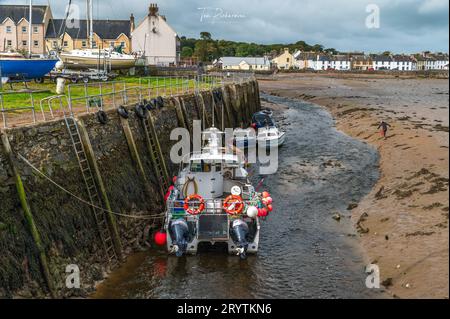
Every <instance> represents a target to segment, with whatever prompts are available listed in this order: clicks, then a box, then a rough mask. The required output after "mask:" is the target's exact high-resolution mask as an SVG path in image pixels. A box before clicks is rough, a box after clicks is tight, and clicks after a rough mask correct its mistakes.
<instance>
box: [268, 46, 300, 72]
mask: <svg viewBox="0 0 450 319" xmlns="http://www.w3.org/2000/svg"><path fill="white" fill-rule="evenodd" d="M272 63H273V64H275V65H276V66H277V68H278V69H283V70H289V69H292V68H294V67H295V58H294V56H293V55H292V54H291V53H290V52H289V49H288V48H286V49H284V52H283V53H282V54H281V55H279V56H277V57H276V58H275V59H273V60H272Z"/></svg>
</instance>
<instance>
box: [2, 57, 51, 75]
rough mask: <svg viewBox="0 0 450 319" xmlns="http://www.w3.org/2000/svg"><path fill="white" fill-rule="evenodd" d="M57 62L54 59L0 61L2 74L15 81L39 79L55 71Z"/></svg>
mask: <svg viewBox="0 0 450 319" xmlns="http://www.w3.org/2000/svg"><path fill="white" fill-rule="evenodd" d="M56 62H58V60H54V59H36V60H33V59H3V60H1V59H0V74H1V76H2V77H6V78H13V79H14V78H18V79H38V78H42V77H44V76H45V75H46V74H48V73H49V72H50V71H51V70H53V68H54V67H55V65H56Z"/></svg>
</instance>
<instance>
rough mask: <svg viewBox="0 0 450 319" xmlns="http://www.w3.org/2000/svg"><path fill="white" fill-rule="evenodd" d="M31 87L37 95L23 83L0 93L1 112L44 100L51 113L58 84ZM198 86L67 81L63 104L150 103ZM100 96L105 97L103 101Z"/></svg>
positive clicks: (170, 81)
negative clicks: (142, 100) (153, 99)
mask: <svg viewBox="0 0 450 319" xmlns="http://www.w3.org/2000/svg"><path fill="white" fill-rule="evenodd" d="M213 82H215V80H214V79H213V78H210V77H205V78H204V79H202V81H201V83H200V88H201V89H210V88H211V87H212V86H215V85H218V83H213ZM27 86H28V88H29V89H31V90H33V91H35V92H34V93H32V94H30V93H27V92H24V91H25V90H26V87H25V85H24V84H22V83H15V84H14V85H13V89H14V92H10V87H9V85H8V84H7V85H4V86H3V91H1V90H0V109H1V108H4V109H10V110H11V109H21V108H27V109H29V108H30V107H31V106H33V105H34V109H35V110H37V111H40V110H41V108H40V107H41V106H40V105H41V101H42V107H43V109H44V111H48V110H49V105H48V98H50V97H52V96H55V95H56V84H55V83H52V82H50V81H49V80H47V81H46V83H43V84H37V83H34V82H30V83H28V84H27ZM195 87H196V82H195V80H193V79H188V78H181V77H180V78H176V77H149V78H138V77H119V78H116V79H115V80H114V81H111V82H91V83H89V84H86V85H85V84H72V83H70V82H69V83H67V82H66V85H65V93H64V95H65V97H64V98H63V105H64V106H67V105H68V100H69V96H70V98H71V101H72V106H73V107H80V106H86V105H87V104H89V103H90V102H92V101H94V100H97V101H98V100H100V102H101V103H103V104H104V105H118V104H119V105H120V104H126V103H135V102H137V101H139V99H140V97H141V98H142V99H148V100H150V99H152V98H155V97H157V96H170V95H177V94H182V93H186V92H188V91H189V92H194V90H195ZM36 91H37V92H36ZM125 92H126V94H125ZM100 95H102V96H103V98H102V99H100ZM43 99H47V100H43ZM57 104H59V100H53V104H52V108H53V109H55V108H57V107H58V106H57Z"/></svg>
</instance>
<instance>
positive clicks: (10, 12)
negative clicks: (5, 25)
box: [0, 5, 47, 24]
mask: <svg viewBox="0 0 450 319" xmlns="http://www.w3.org/2000/svg"><path fill="white" fill-rule="evenodd" d="M46 10H47V6H33V17H32V19H33V22H32V23H33V24H40V23H44V16H45V11H46ZM29 12H30V7H29V6H26V5H0V23H2V22H4V21H5V19H6V18H10V19H11V20H13V21H14V23H16V24H17V23H18V22H19V21H20V20H22V19H26V20H27V21H28V19H29Z"/></svg>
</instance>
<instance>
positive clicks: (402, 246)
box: [260, 75, 449, 298]
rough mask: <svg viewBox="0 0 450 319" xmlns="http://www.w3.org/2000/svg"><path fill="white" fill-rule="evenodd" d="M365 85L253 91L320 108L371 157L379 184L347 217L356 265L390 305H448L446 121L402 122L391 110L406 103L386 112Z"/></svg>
mask: <svg viewBox="0 0 450 319" xmlns="http://www.w3.org/2000/svg"><path fill="white" fill-rule="evenodd" d="M376 80H377V81H378V82H379V81H384V79H376ZM371 81H375V79H372V80H371V79H367V78H366V79H364V81H361V79H356V80H355V79H351V78H350V79H349V78H348V77H346V78H343V79H339V78H336V76H333V77H327V76H321V75H314V76H311V75H306V76H305V75H302V76H298V75H297V76H292V75H282V76H279V77H277V78H276V79H274V80H273V81H264V80H262V81H260V87H261V90H262V91H264V92H265V93H268V94H275V95H280V96H285V97H290V98H296V99H301V100H305V101H307V102H310V103H314V104H317V105H319V106H321V107H323V108H324V109H326V110H327V111H329V112H330V113H331V115H332V116H333V118H334V119H335V123H336V128H337V129H338V130H340V131H342V132H344V133H345V134H347V135H349V136H351V137H353V138H356V139H359V140H361V141H363V142H364V143H368V144H370V145H372V146H373V147H375V148H376V149H377V150H378V152H379V154H380V174H381V175H380V179H379V181H378V182H377V184H376V185H375V187H374V188H373V189H372V191H371V192H370V193H369V194H368V195H367V196H366V197H365V198H364V199H363V200H362V201H361V202H360V203H359V204H358V206H357V207H355V208H354V209H353V210H352V223H353V224H354V226H355V228H356V230H357V231H358V233H359V242H360V244H361V246H362V248H363V250H364V252H365V254H366V256H364V257H366V258H367V260H368V262H369V263H373V264H377V265H378V266H379V267H380V273H381V281H382V284H383V286H385V287H386V288H388V291H389V292H390V294H391V295H392V296H393V297H398V298H448V287H449V285H448V265H449V258H448V164H449V157H448V115H446V116H443V115H442V114H432V115H434V117H433V116H427V115H426V114H424V113H426V111H422V112H421V110H420V109H419V110H418V109H414V112H415V113H417V114H419V115H418V116H419V117H420V120H421V121H418V120H416V119H414V118H411V116H409V117H408V116H405V115H404V114H403V113H404V112H401V111H399V108H400V107H404V108H405V109H406V106H407V105H409V104H410V103H407V102H405V101H402V100H401V99H400V102H399V103H398V104H402V103H403V105H395V104H391V102H390V101H389V100H387V99H383V97H384V96H383V94H384V92H383V90H379V91H378V92H376V93H378V94H373V92H374V91H373V90H372V86H371V84H368V85H367V83H371ZM388 81H390V82H389V83H388V85H391V82H392V84H395V85H399V86H403V85H405V84H406V85H409V84H410V83H406V82H404V81H405V80H401V79H392V80H388ZM410 81H418V80H417V79H412V80H410ZM421 81H431V80H421ZM430 83H431V82H427V84H430ZM431 84H432V85H431V86H435V84H436V83H435V82H432V83H431ZM377 85H379V83H378V84H377ZM377 88H378V87H377ZM390 89H391V88H390ZM444 89H445V88H444ZM401 90H402V89H400V91H401ZM350 91H354V92H353V93H351V94H348V93H349V92H350ZM444 91H445V90H444ZM342 92H345V93H347V95H346V94H343V93H342ZM447 92H448V82H447ZM444 94H445V92H444ZM447 96H448V93H447ZM369 102H370V103H369ZM441 103H442V102H441V101H438V102H437V104H438V105H439V104H441ZM433 106H435V105H433ZM432 108H433V109H436V110H438V111H439V109H442V110H443V109H444V106H441V107H432ZM407 111H408V110H407ZM446 111H447V112H448V106H447V108H446ZM409 112H410V113H411V110H409ZM410 115H411V114H410ZM439 116H440V117H441V118H439ZM445 117H447V118H446V119H445ZM380 118H381V119H385V120H388V122H389V123H390V124H391V125H392V130H391V131H390V132H389V133H388V134H389V135H388V139H387V140H384V139H382V138H381V137H380V135H379V132H378V130H377V126H378V123H379V121H380Z"/></svg>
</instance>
